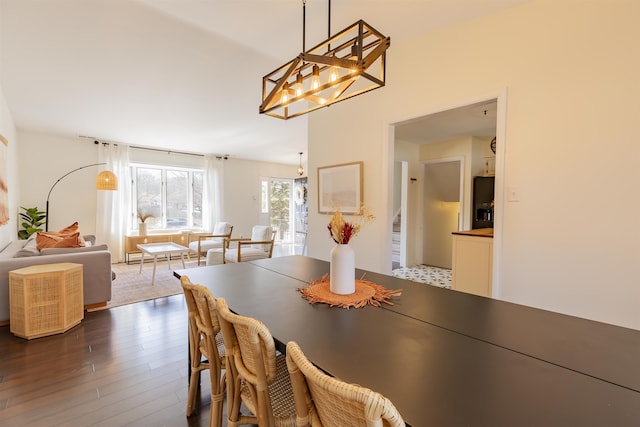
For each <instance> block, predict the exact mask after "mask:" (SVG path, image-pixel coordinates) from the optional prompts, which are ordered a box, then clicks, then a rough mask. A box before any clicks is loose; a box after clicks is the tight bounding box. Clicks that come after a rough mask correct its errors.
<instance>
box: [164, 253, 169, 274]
mask: <svg viewBox="0 0 640 427" xmlns="http://www.w3.org/2000/svg"><path fill="white" fill-rule="evenodd" d="M164 256H166V257H167V264H169V270H171V252H169V253H168V254H164Z"/></svg>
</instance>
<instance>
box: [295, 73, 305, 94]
mask: <svg viewBox="0 0 640 427" xmlns="http://www.w3.org/2000/svg"><path fill="white" fill-rule="evenodd" d="M303 93H304V87H303V86H302V74H300V73H298V75H297V76H296V96H301V95H302V94H303Z"/></svg>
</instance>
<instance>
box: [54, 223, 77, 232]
mask: <svg viewBox="0 0 640 427" xmlns="http://www.w3.org/2000/svg"><path fill="white" fill-rule="evenodd" d="M76 231H78V221H76V222H74V223H73V224H71V225H69V226H66V227H65V228H63V229H62V230H60V231H58V234H73V233H75V232H76Z"/></svg>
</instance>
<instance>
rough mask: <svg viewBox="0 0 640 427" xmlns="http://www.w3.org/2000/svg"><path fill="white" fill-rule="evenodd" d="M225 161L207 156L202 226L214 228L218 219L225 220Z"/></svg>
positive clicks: (209, 229) (208, 228) (208, 229)
mask: <svg viewBox="0 0 640 427" xmlns="http://www.w3.org/2000/svg"><path fill="white" fill-rule="evenodd" d="M223 184H224V161H223V160H220V159H217V158H216V157H215V156H211V155H210V156H205V171H204V189H203V192H204V194H203V201H202V228H204V229H205V230H207V231H212V230H213V225H214V224H215V223H216V221H224V218H223V215H224V206H223V200H224V192H223V188H224V185H223Z"/></svg>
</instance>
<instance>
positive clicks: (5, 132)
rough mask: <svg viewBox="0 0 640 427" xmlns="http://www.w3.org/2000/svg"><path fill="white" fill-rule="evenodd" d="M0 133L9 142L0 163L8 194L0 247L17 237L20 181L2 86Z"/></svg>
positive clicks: (14, 132)
mask: <svg viewBox="0 0 640 427" xmlns="http://www.w3.org/2000/svg"><path fill="white" fill-rule="evenodd" d="M0 134H1V135H2V136H4V137H5V139H6V140H7V141H8V142H9V145H8V146H7V158H6V165H0V167H6V168H7V169H6V178H7V187H8V195H9V215H10V216H9V222H8V223H7V224H5V225H3V226H2V227H0V249H2V248H4V247H5V246H6V245H7V244H9V242H11V241H12V240H15V239H17V237H18V224H19V221H18V219H19V216H18V215H19V210H20V208H19V206H18V200H20V183H19V178H18V164H17V162H16V158H17V157H18V154H17V153H18V146H19V142H18V137H17V136H16V128H15V125H14V123H13V118H12V117H11V113H10V112H9V109H8V107H7V102H6V100H5V98H4V93H3V92H2V88H0Z"/></svg>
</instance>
